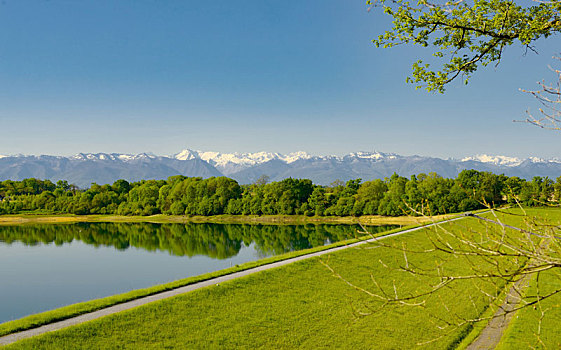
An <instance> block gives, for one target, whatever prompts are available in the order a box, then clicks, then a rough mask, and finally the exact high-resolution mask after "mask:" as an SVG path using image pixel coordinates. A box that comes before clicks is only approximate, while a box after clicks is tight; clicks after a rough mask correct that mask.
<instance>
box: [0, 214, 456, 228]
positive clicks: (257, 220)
mask: <svg viewBox="0 0 561 350" xmlns="http://www.w3.org/2000/svg"><path fill="white" fill-rule="evenodd" d="M449 216H450V215H438V216H433V217H430V218H428V217H415V216H396V217H391V216H379V215H366V216H361V217H353V216H304V215H262V216H257V215H214V216H174V215H161V214H159V215H151V216H117V215H70V214H65V215H52V214H21V215H1V216H0V225H17V224H36V223H41V224H46V223H52V224H62V223H77V222H150V223H216V224H245V223H248V224H308V223H310V224H356V223H358V222H360V223H361V224H363V225H402V226H409V225H417V224H422V223H427V222H430V221H433V220H434V221H439V220H443V219H445V218H447V217H449Z"/></svg>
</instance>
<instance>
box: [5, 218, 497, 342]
mask: <svg viewBox="0 0 561 350" xmlns="http://www.w3.org/2000/svg"><path fill="white" fill-rule="evenodd" d="M444 226H445V227H447V228H449V229H450V230H462V231H467V230H470V229H471V230H473V229H478V230H485V227H484V225H482V224H481V223H480V222H479V221H477V220H475V219H465V220H461V221H457V222H455V223H453V224H444ZM390 240H392V241H393V242H394V243H397V244H399V245H401V243H402V242H405V243H406V244H407V246H408V247H416V248H421V247H426V248H427V247H429V246H430V244H429V242H428V240H427V238H426V236H425V235H424V234H423V233H422V232H415V233H412V234H405V235H404V236H400V237H396V238H391V239H388V241H390ZM322 259H323V261H324V262H328V264H329V266H330V267H332V268H333V269H334V270H335V271H336V272H337V273H338V274H340V275H341V276H343V277H344V278H345V279H347V280H348V281H349V282H351V283H354V284H356V285H357V286H360V287H361V288H366V289H368V290H371V291H374V292H379V291H378V290H377V287H376V286H375V285H374V283H373V282H372V280H371V275H372V276H374V277H375V278H376V280H377V281H378V283H379V285H380V286H381V287H382V288H383V289H384V290H387V291H388V292H391V293H394V283H395V285H396V288H395V290H396V291H397V292H398V293H399V294H400V295H407V294H410V293H415V292H417V291H423V290H426V289H427V288H428V287H429V284H430V283H434V282H435V279H434V278H427V277H420V276H412V275H411V274H409V273H406V272H403V271H397V270H394V269H392V267H397V266H399V265H401V264H403V260H404V258H403V253H402V252H400V251H398V250H396V249H389V248H384V247H374V246H368V247H366V248H360V249H358V248H357V249H354V248H353V249H349V250H345V251H341V252H337V253H334V254H330V256H329V258H328V257H327V256H325V257H323V258H322ZM380 261H383V262H384V264H386V265H387V266H384V265H383V264H381V263H380ZM408 261H409V263H410V264H413V263H414V264H418V265H423V266H436V265H437V264H442V263H445V265H444V266H445V267H444V269H446V271H449V272H456V273H462V272H464V273H465V272H467V271H468V270H469V267H468V265H467V264H466V263H465V261H462V259H458V258H453V257H450V256H446V255H445V254H411V255H410V256H408ZM479 288H483V289H485V290H486V291H487V292H489V293H498V292H500V290H499V289H498V288H496V287H495V286H483V285H475V284H474V283H472V282H471V281H459V282H458V283H455V284H454V286H453V288H445V289H443V290H441V291H440V292H439V293H438V294H437V295H434V296H433V297H430V298H428V299H427V300H426V303H425V304H424V305H423V306H422V307H410V306H392V307H387V308H384V309H382V310H381V311H374V312H373V310H376V309H377V308H379V307H380V306H381V303H380V301H378V300H376V299H375V298H373V297H371V296H368V295H367V294H365V293H363V292H361V291H358V290H356V289H353V288H351V287H349V285H348V284H346V283H345V282H344V281H342V280H341V279H339V278H336V277H334V275H333V274H332V273H331V272H330V271H329V270H328V269H327V268H326V267H325V266H324V265H322V264H321V263H320V260H319V258H312V259H309V260H305V261H302V262H298V263H294V264H291V265H288V266H285V267H282V268H277V269H272V270H268V271H265V272H260V273H258V274H254V275H251V276H248V277H245V278H240V279H237V280H234V281H231V282H227V283H223V284H221V285H219V286H213V287H210V288H205V289H202V290H198V291H195V292H192V293H188V294H185V295H182V296H179V297H175V298H172V299H168V300H164V301H160V302H156V303H153V304H150V305H146V306H143V307H140V308H137V309H135V310H131V311H128V312H124V313H121V314H117V315H113V316H108V317H105V318H103V319H100V320H97V321H93V322H89V323H86V324H83V325H80V326H76V327H71V328H68V329H65V330H62V331H59V332H56V333H52V334H46V335H43V336H39V337H36V338H32V339H28V340H24V341H21V342H18V343H15V344H13V345H12V346H8V347H7V348H9V349H11V348H16V349H17V348H21V349H27V348H34V349H41V348H44V349H50V348H88V349H89V348H107V349H109V348H111V349H114V348H166V347H177V348H232V347H239V348H294V347H299V348H318V347H319V348H321V347H330V348H351V347H353V348H409V347H411V346H413V345H416V344H420V343H424V342H428V343H426V344H424V345H420V346H421V347H425V348H447V347H449V346H450V345H451V344H456V343H457V342H458V341H459V340H461V338H462V337H463V336H465V335H466V334H467V333H468V330H469V327H467V326H463V327H447V328H446V327H445V328H444V329H443V328H442V327H444V326H445V323H446V321H456V320H457V319H458V318H457V317H461V318H473V317H477V316H478V315H479V314H481V313H482V312H483V311H484V310H485V309H486V308H487V306H488V299H487V298H486V297H484V296H483V295H482V294H481V293H479V292H478V289H479ZM364 312H367V313H369V312H373V313H372V314H371V315H369V316H359V314H360V313H364Z"/></svg>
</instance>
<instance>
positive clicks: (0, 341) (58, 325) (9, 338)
mask: <svg viewBox="0 0 561 350" xmlns="http://www.w3.org/2000/svg"><path fill="white" fill-rule="evenodd" d="M464 217H465V216H464V215H461V216H458V217H455V218H453V219H449V220H444V221H441V222H439V223H433V224H429V225H425V226H421V227H416V228H412V229H407V230H403V231H399V232H395V233H392V234H389V235H385V236H382V237H377V238H371V239H368V240H364V241H360V242H356V243H352V244H349V245H345V246H340V247H335V248H332V249H327V250H323V251H320V252H315V253H310V254H306V255H301V256H298V257H295V258H290V259H286V260H282V261H278V262H275V263H271V264H267V265H263V266H258V267H254V268H251V269H248V270H244V271H239V272H235V273H232V274H229V275H225V276H220V277H216V278H213V279H209V280H206V281H201V282H197V283H193V284H190V285H187V286H184V287H179V288H176V289H173V290H169V291H166V292H162V293H158V294H154V295H150V296H147V297H142V298H139V299H135V300H131V301H127V302H124V303H122V304H117V305H114V306H110V307H108V308H105V309H101V310H98V311H94V312H90V313H87V314H83V315H80V316H76V317H72V318H69V319H66V320H63V321H58V322H54V323H50V324H47V325H44V326H40V327H37V328H33V329H29V330H26V331H21V332H18V333H12V334H8V335H5V336H3V337H0V345H7V344H10V343H13V342H16V341H18V340H21V339H25V338H30V337H34V336H37V335H40V334H44V333H47V332H53V331H57V330H60V329H63V328H66V327H70V326H74V325H78V324H81V323H84V322H87V321H91V320H95V319H98V318H100V317H103V316H107V315H112V314H115V313H117V312H121V311H125V310H130V309H132V308H135V307H137V306H141V305H145V304H148V303H151V302H154V301H157V300H162V299H167V298H171V297H174V296H176V295H179V294H184V293H188V292H191V291H193V290H197V289H200V288H204V287H208V286H211V285H215V284H219V283H222V282H226V281H230V280H233V279H235V278H239V277H243V276H247V275H251V274H253V273H256V272H259V271H265V270H269V269H274V268H276V267H279V266H284V265H288V264H292V263H294V262H296V261H300V260H304V259H309V258H312V257H315V256H321V255H325V254H330V253H333V252H336V251H339V250H343V249H347V248H353V247H358V246H360V245H363V244H366V243H371V242H374V241H376V240H380V239H385V238H389V237H395V236H399V235H402V234H405V233H409V232H413V231H417V230H421V229H423V228H427V227H431V226H434V225H437V224H442V223H446V222H451V221H455V220H459V219H463V218H464Z"/></svg>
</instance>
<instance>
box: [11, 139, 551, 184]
mask: <svg viewBox="0 0 561 350" xmlns="http://www.w3.org/2000/svg"><path fill="white" fill-rule="evenodd" d="M464 169H476V170H480V171H490V172H493V173H495V174H505V175H507V176H518V177H521V178H525V179H532V177H534V176H542V177H545V176H548V177H549V178H552V179H555V178H557V177H558V176H561V160H558V159H541V158H535V157H531V158H527V159H519V158H514V157H506V156H490V155H485V154H483V155H477V156H473V157H466V158H463V159H440V158H435V157H425V156H401V155H398V154H393V153H381V152H356V153H349V154H347V155H345V156H315V155H310V154H308V153H306V152H295V153H289V154H280V153H272V152H257V153H220V152H203V151H194V150H190V149H186V150H183V151H181V152H179V153H177V154H174V155H172V156H156V155H153V154H148V153H141V154H137V155H130V154H119V153H79V154H76V155H74V156H70V157H63V156H49V155H41V156H28V155H13V156H1V155H0V180H8V179H10V180H22V179H24V178H29V177H35V178H40V179H50V180H51V181H58V180H61V179H63V180H67V181H68V182H69V183H73V184H76V185H78V186H79V187H82V188H85V187H89V186H90V184H91V183H93V182H95V183H98V184H106V183H113V182H114V181H115V180H118V179H126V180H128V181H138V180H142V179H166V178H168V177H169V176H173V175H185V176H200V177H203V178H208V177H212V176H227V177H230V178H233V179H235V180H237V181H238V182H239V183H241V184H248V183H253V182H255V180H257V179H258V178H259V177H261V176H263V175H266V176H268V177H269V179H270V180H271V181H279V180H282V179H285V178H288V177H293V178H306V179H311V180H312V181H313V182H314V183H316V184H323V185H327V184H330V183H331V182H333V181H335V180H342V181H347V180H350V179H357V178H362V179H363V181H367V180H372V179H378V178H385V177H389V176H391V175H392V174H393V173H394V172H396V173H398V174H399V175H401V176H407V177H408V176H411V175H413V174H419V173H430V172H436V173H438V174H439V175H441V176H443V177H456V176H457V175H458V173H459V172H460V171H462V170H464Z"/></svg>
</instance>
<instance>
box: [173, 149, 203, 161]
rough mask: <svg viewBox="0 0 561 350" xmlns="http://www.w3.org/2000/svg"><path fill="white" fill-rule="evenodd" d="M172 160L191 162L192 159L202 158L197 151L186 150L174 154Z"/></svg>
mask: <svg viewBox="0 0 561 350" xmlns="http://www.w3.org/2000/svg"><path fill="white" fill-rule="evenodd" d="M172 158H175V159H177V160H191V159H199V158H200V157H199V154H198V152H197V151H192V150H190V149H185V150H183V151H181V152H179V153H177V154H174V155H173V156H172Z"/></svg>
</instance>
